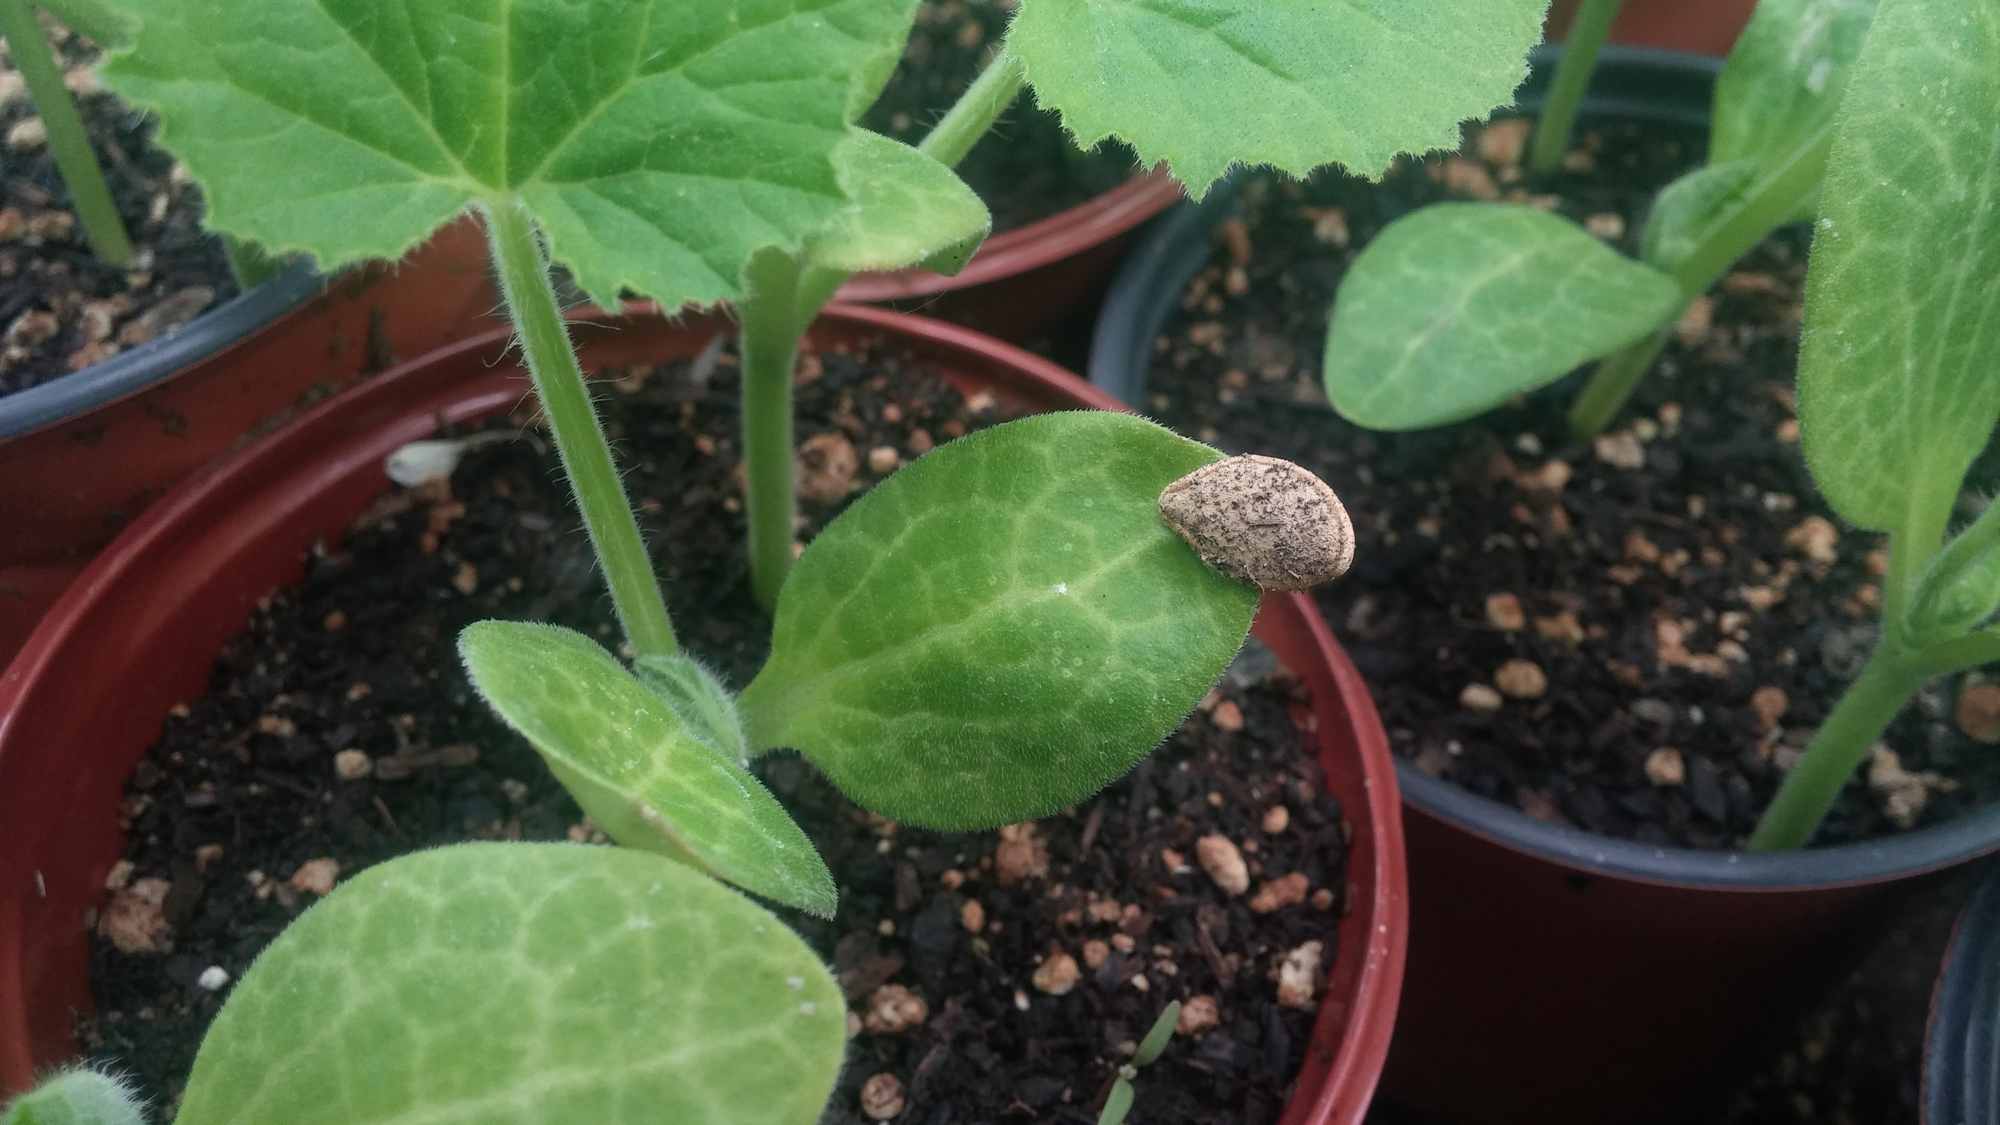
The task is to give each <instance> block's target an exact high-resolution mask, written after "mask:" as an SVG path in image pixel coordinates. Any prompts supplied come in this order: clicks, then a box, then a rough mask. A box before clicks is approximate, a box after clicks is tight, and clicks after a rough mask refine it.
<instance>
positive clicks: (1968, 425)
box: [1799, 0, 2000, 557]
mask: <svg viewBox="0 0 2000 1125" xmlns="http://www.w3.org/2000/svg"><path fill="white" fill-rule="evenodd" d="M1835 120H1836V132H1835V137H1834V144H1833V154H1832V157H1831V159H1830V160H1829V161H1828V166H1827V172H1826V181H1825V185H1824V187H1823V188H1822V189H1821V195H1820V215H1821V218H1820V221H1819V229H1818V231H1817V233H1816V236H1815V238H1814V240H1813V250H1812V260H1811V263H1810V265H1809V266H1808V269H1807V274H1806V310H1805V329H1804V334H1803V337H1802V343H1801V349H1800V355H1799V422H1800V428H1801V431H1802V441H1803V444H1804V448H1805V455H1806V463H1807V464H1808V465H1809V466H1810V467H1811V469H1812V472H1813V477H1814V479H1815V480H1816V481H1817V482H1818V484H1819V487H1820V490H1821V491H1822V492H1823V493H1825V494H1826V498H1827V501H1828V502H1829V503H1830V504H1832V505H1833V507H1834V509H1835V510H1836V511H1838V512H1839V513H1840V514H1841V515H1842V516H1844V517H1845V518H1847V519H1848V520H1850V521H1852V522H1854V523H1856V524H1859V525H1860V526H1862V527H1866V528H1871V529H1874V530H1879V531H1897V532H1903V533H1906V534H1907V535H1908V536H1909V540H1908V542H1907V543H1905V544H1899V548H1898V549H1908V550H1914V551H1918V552H1922V553H1923V554H1922V555H1920V556H1919V557H1923V555H1927V554H1928V553H1929V552H1930V551H1932V550H1934V549H1936V546H1937V543H1938V542H1939V539H1940V538H1941V536H1942V534H1943V532H1944V528H1945V525H1946V523H1947V522H1949V519H1950V515H1951V509H1952V505H1953V503H1954V501H1955V500H1956V498H1957V495H1958V490H1959V485H1960V482H1961V481H1962V480H1963V478H1964V476H1965V471H1966V469H1967V468H1968V467H1969V466H1970V465H1971V464H1972V460H1973V458H1974V457H1976V456H1978V454H1979V451H1980V450H1981V449H1983V448H1985V446H1986V443H1987V440H1988V439H1989V438H1990V437H1991V436H1992V433H1993V425H1994V420H1995V418H1996V417H2000V377H1996V363H2000V361H1996V359H1995V357H1996V356H2000V284H1996V283H1995V279H1996V278H2000V129H1995V128H1994V122H1995V121H2000V7H1996V6H1995V5H1993V4H1988V3H1981V4H1964V3H1960V2H1959V0H1883V3H1882V4H1881V7H1880V9H1879V10H1878V11H1877V13H1876V16H1875V22H1874V26H1873V29H1872V30H1871V31H1870V33H1869V35H1868V42H1867V44H1866V46H1864V47H1863V48H1862V52H1861V58H1860V61H1859V62H1858V63H1856V64H1855V68H1854V75H1853V77H1852V78H1851V79H1850V80H1849V83H1848V94H1847V97H1846V98H1845V99H1844V100H1843V102H1842V105H1841V109H1840V112H1839V114H1838V116H1837V117H1836V119H1835Z"/></svg>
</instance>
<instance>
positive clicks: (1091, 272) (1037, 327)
mask: <svg viewBox="0 0 2000 1125" xmlns="http://www.w3.org/2000/svg"><path fill="white" fill-rule="evenodd" d="M1183 198H1184V194H1183V193H1182V191H1181V188H1180V185H1179V184H1177V183H1175V182H1174V181H1173V180H1172V179H1171V178H1169V177H1168V176H1167V175H1166V174H1165V173H1164V172H1155V173H1152V174H1150V175H1145V176H1137V177H1134V178H1133V179H1130V180H1127V181H1126V182H1125V183H1123V184H1121V185H1119V186H1118V187H1116V188H1113V189H1112V190H1110V191H1107V192H1105V193H1104V194H1103V195H1100V196H1098V197H1096V198H1095V199H1091V200H1088V201H1086V202H1083V203H1079V204H1077V205H1076V206H1075V207H1071V208H1070V209H1068V210H1066V211H1061V212H1058V213H1056V214H1054V215H1051V216H1049V217H1048V218H1046V219H1042V220H1040V221H1038V222H1033V223H1030V224H1028V225H1027V226H1024V227H1017V228H1015V229H1014V230H1010V231H1005V232H1002V233H1000V234H997V235H994V236H993V237H992V238H989V239H987V240H986V244H985V245H983V246H981V247H980V248H979V253H977V254H975V255H973V258H972V261H971V263H970V264H968V265H967V266H966V267H965V269H964V270H962V271H960V272H959V274H958V275H957V276H955V277H946V276H944V275H943V274H940V273H932V272H931V271H929V270H918V269H912V270H897V271H894V272H889V273H871V274H863V275H861V276H860V277H857V278H855V279H853V280H852V281H849V282H848V283H847V284H846V285H843V286H841V288H840V294H839V296H840V299H841V300H843V301H866V302H871V303H878V304H880V303H887V304H892V305H895V306H898V307H901V308H905V309H907V310H908V311H917V312H923V313H925V314H927V315H930V316H939V317H944V318H946V319H948V320H951V321H954V322H956V323H959V324H964V325H968V326H970V327H973V328H977V329H979V330H980V331H982V332H986V333H990V334H991V335H994V336H998V337H1000V338H1001V339H1003V340H1011V341H1013V342H1015V343H1030V342H1033V341H1036V340H1042V339H1057V340H1059V339H1062V338H1063V337H1064V336H1065V335H1067V334H1069V333H1070V332H1072V331H1076V332H1082V331H1087V330H1088V327H1089V324H1090V318H1091V316H1092V314H1093V313H1094V312H1095V310H1096V308H1097V303H1098V300H1099V299H1100V298H1101V297H1102V296H1103V294H1104V290H1105V287H1106V285H1107V284H1108V283H1109V282H1110V281H1111V275H1112V273H1113V272H1114V271H1116V270H1117V268H1118V263H1119V261H1120V260H1121V259H1122V258H1123V257H1124V256H1125V252H1126V251H1127V250H1128V249H1130V243H1131V242H1132V238H1133V235H1134V234H1135V232H1136V231H1137V229H1138V227H1139V225H1140V224H1142V223H1144V222H1145V221H1146V220H1148V219H1150V218H1152V217H1153V216H1155V215H1158V214H1159V213H1161V212H1162V211H1165V210H1167V209H1168V208H1169V207H1172V206H1173V205H1174V204H1176V203H1179V202H1180V201H1181V200H1182V199H1183Z"/></svg>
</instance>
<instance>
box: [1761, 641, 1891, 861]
mask: <svg viewBox="0 0 2000 1125" xmlns="http://www.w3.org/2000/svg"><path fill="white" fill-rule="evenodd" d="M1924 678H1925V668H1924V667H1923V665H1922V663H1921V662H1920V661H1919V660H1917V659H1914V658H1912V657H1910V656H1909V655H1908V654H1906V653H1904V652H1902V651H1900V650H1898V649H1896V648H1894V647H1893V646H1892V645H1886V644H1885V645H1882V646H1879V647H1877V648H1876V650H1875V652H1874V653H1873V654H1872V655H1871V656H1869V658H1868V664H1867V666H1866V667H1864V668H1863V669H1862V670H1861V676H1860V678H1858V679H1856V680H1855V681H1854V682H1853V683H1852V684H1849V685H1848V687H1847V691H1846V692H1845V693H1843V694H1842V695H1841V697H1840V702H1839V703H1836V704H1835V705H1834V708H1833V713H1832V714H1830V715H1828V716H1827V717H1826V721H1825V722H1822V723H1821V724H1820V727H1819V730H1818V731H1817V732H1816V733H1815V734H1814V735H1813V740H1812V742H1811V744H1810V745H1808V746H1807V747H1806V752H1805V755H1804V756H1803V757H1801V758H1800V759H1799V761H1798V764H1797V765H1795V766H1793V767H1792V772H1791V773H1789V774H1787V775H1786V776H1785V783H1784V784H1783V785H1781V786H1779V788H1778V795H1777V796H1776V797H1775V798H1773V799H1772V801H1771V807H1770V808H1767V809H1765V810H1764V816H1763V819H1761V820H1759V821H1758V822H1757V830H1756V832H1754V833H1752V834H1751V836H1750V849H1751V850H1752V851H1777V850H1779V849H1783V848H1799V847H1804V846H1805V844H1806V841H1808V840H1810V839H1811V838H1812V834H1813V832H1814V831H1815V830H1817V829H1818V828H1819V823H1820V821H1821V820H1823V819H1825V817H1826V813H1827V810H1828V809H1831V808H1832V807H1833V802H1834V800H1835V799H1836V798H1837V797H1839V796H1840V790H1841V788H1842V787H1843V786H1845V785H1846V784H1847V780H1848V778H1850V777H1853V776H1854V771H1855V770H1856V769H1858V768H1859V767H1860V765H1861V762H1862V760H1863V759H1865V758H1866V757H1867V756H1868V750H1869V748H1870V747H1872V746H1874V745H1875V740H1876V739H1878V738H1880V737H1881V736H1882V732H1883V731H1884V730H1886V729H1888V726H1889V720H1891V719H1893V718H1895V717H1896V712H1897V711H1900V710H1902V708H1903V704H1904V703H1907V702H1908V701H1909V699H1910V697H1911V696H1912V695H1914V694H1916V691H1917V688H1919V687H1920V686H1922V685H1923V682H1924Z"/></svg>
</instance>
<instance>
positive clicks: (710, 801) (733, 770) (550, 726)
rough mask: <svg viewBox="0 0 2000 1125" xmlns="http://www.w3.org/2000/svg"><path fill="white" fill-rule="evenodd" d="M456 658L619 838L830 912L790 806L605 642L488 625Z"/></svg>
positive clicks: (828, 878) (818, 866)
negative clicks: (787, 808)
mask: <svg viewBox="0 0 2000 1125" xmlns="http://www.w3.org/2000/svg"><path fill="white" fill-rule="evenodd" d="M458 650H459V654H460V655H461V656H462V657H463V658H464V660H465V667H466V670H467V671H468V672H469V673H471V676H472V684H473V686H474V687H475V688H477V689H478V690H479V693H480V695H482V696H484V697H485V699H486V702H487V703H488V704H489V705H491V706H492V708H493V709H494V710H495V711H497V712H499V714H500V717H501V718H502V719H505V720H506V721H507V725H508V726H511V727H513V728H514V729H515V730H517V731H519V732H520V733H521V735H522V736H523V737H525V738H526V739H527V740H528V741H529V742H530V743H532V744H533V745H534V747H535V750H536V751H537V752H539V753H540V754H541V755H542V758H543V760H544V761H546V762H548V764H549V769H550V770H551V771H553V772H554V773H555V775H556V778H557V780H559V781H561V782H562V783H563V787H564V788H566V789H568V790H569V791H570V794H571V795H572V796H574V797H575V798H576V803H577V804H579V805H582V806H583V810H584V811H585V812H587V813H589V814H590V816H591V819H593V820H595V821H596V822H597V823H598V825H599V826H600V827H602V828H603V829H604V830H605V832H607V833H609V834H610V836H611V838H612V839H614V840H616V841H618V842H619V843H621V844H623V845H625V846H626V847H629V848H645V849H647V850H649V851H657V852H660V853H661V854H663V855H668V856H672V857H673V858H675V859H680V860H683V861H685V862H688V863H692V864H694V865H695V866H697V867H700V868H702V869H703V870H705V871H708V872H710V873H712V874H713V875H715V876H716V877H717V878H719V879H726V880H728V881H729V882H731V883H734V884H736V885H737V886H739V887H743V888H744V889H746V890H751V891H755V892H757V893H758V894H760V895H765V896H767V897H769V898H772V899H775V900H777V901H779V902H782V903H785V904H786V905H788V906H796V907H798V908H800V909H801V910H806V911H809V912H811V913H813V914H818V915H820V916H822V917H827V918H831V917H832V916H833V908H834V902H835V896H836V892H835V890H834V885H833V876H832V875H831V874H830V873H829V872H828V871H827V869H826V862H825V861H824V860H822V859H820V857H819V853H818V852H817V851H815V850H814V849H813V846H812V841H810V840H808V839H807V838H806V834H805V833H804V832H803V831H802V830H801V829H800V828H799V826H798V824H797V823H796V822H794V821H793V820H792V818H791V817H790V816H789V815H788V814H787V813H786V812H785V809H784V806H782V805H780V804H778V802H777V799H776V798H774V797H772V796H771V794H770V792H769V791H768V790H766V789H765V788H764V786H763V785H762V783H760V782H759V781H758V780H757V779H756V778H754V777H752V776H750V774H749V773H748V772H747V771H745V770H744V769H743V767H742V766H741V765H740V764H739V763H738V760H737V757H735V756H732V755H730V754H728V753H727V752H726V751H725V750H723V749H721V748H718V747H715V746H712V745H710V743H709V742H708V741H707V740H706V739H705V738H703V737H700V734H701V733H702V730H703V728H702V726H701V725H699V724H690V723H688V722H687V721H685V720H683V719H682V717H681V716H680V714H679V713H678V712H677V711H676V710H675V708H674V707H673V706H671V705H669V703H668V702H667V700H666V699H663V698H662V697H660V696H658V695H655V694H654V693H653V692H652V691H650V690H648V689H647V687H646V686H645V685H644V684H642V683H640V682H639V680H638V679H637V678H635V677H634V676H633V675H632V673H630V672H628V671H626V670H625V666H624V665H622V664H620V663H619V662H618V660H617V658H615V657H613V656H612V655H611V654H610V653H608V652H606V651H604V649H603V648H602V647H600V646H599V645H598V644H597V642H595V641H593V640H591V639H590V638H589V637H586V636H584V635H583V634H581V633H576V632H572V631H570V630H568V629H562V628H558V627H556V626H554V625H532V624H523V623H519V622H512V621H481V622H477V623H475V624H472V625H469V626H467V627H466V629H465V631H464V632H462V633H460V634H459V638H458Z"/></svg>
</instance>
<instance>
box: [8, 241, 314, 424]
mask: <svg viewBox="0 0 2000 1125" xmlns="http://www.w3.org/2000/svg"><path fill="white" fill-rule="evenodd" d="M325 284H326V279H325V278H324V277H322V276H321V274H320V273H319V271H318V270H316V269H314V268H313V267H312V264H311V263H310V262H297V263H294V264H292V265H290V266H287V267H286V268H285V269H284V270H283V271H282V272H280V273H279V274H278V275H277V276H276V277H274V278H272V279H271V280H269V281H266V282H265V283H264V284H262V285H259V286H257V287H256V288H254V289H252V290H250V291H249V292H248V293H241V294H238V295H237V296H235V297H233V298H231V299H230V300H228V301H227V302H225V303H223V304H221V305H219V306H217V307H215V308H213V309H210V310H209V311H207V312H205V313H203V314H201V315H200V316H198V317H196V318H194V319H193V320H192V321H189V322H188V323H187V324H184V325H182V326H181V327H179V328H177V329H174V330H173V331H170V332H168V333H166V334H165V335H162V336H160V337H159V338H158V339H155V340H149V341H147V342H146V343H144V344H141V345H139V346H138V347H136V348H133V349H132V350H130V351H126V352H120V353H119V354H117V355H115V356H112V357H111V358H110V359H107V360H105V361H103V362H102V363H93V364H91V365H90V366H89V367H86V368H84V369H83V370H82V371H78V372H76V373H75V374H71V375H64V376H62V377H61V378H57V379H51V380H49V381H48V382H46V383H43V384H41V385H40V386H35V387H30V388H28V389H27V390H25V391H16V392H15V393H13V394H11V395H7V396H5V397H4V398H0V441H5V440H7V439H9V438H16V437H20V436H22V435H24V434H28V433H32V432H33V431H35V430H40V429H45V428H47V427H49V426H53V425H56V424H57V423H60V422H65V421H68V420H70V419H72V418H77V417H80V416H82V415H85V414H88V413H90V412H91V411H93V410H96V409H98V408H99V407H101V406H105V405H107V404H109V403H112V402H116V401H117V400H119V399H122V398H127V397H130V396H131V395H134V394H137V393H139V392H140V391H143V390H146V389H147V388H149V387H152V386H154V385H155V384H158V383H163V382H166V381H167V380H168V379H171V378H173V377H174V376H175V375H178V374H180V373H181V372H182V371H185V370H187V369H188V368H189V367H192V366H193V365H194V364H196V363H199V362H201V361H202V360H204V359H207V358H208V357H209V356H212V355H214V354H216V353H217V352H220V351H222V350H224V349H225V348H228V347H230V346H231V345H234V344H236V343H238V342H240V341H242V340H244V339H246V338H248V337H250V336H252V335H254V334H255V333H257V332H258V331H259V330H261V329H263V328H264V327H265V326H267V325H269V324H272V323H274V322H276V321H277V320H279V319H280V318H282V317H284V316H285V315H286V314H288V313H290V312H292V311H293V310H294V309H297V308H298V307H299V306H300V305H303V304H305V303H306V302H307V301H308V300H311V299H312V298H313V297H314V296H316V295H318V293H319V292H320V290H321V289H322V288H324V286H325Z"/></svg>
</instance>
